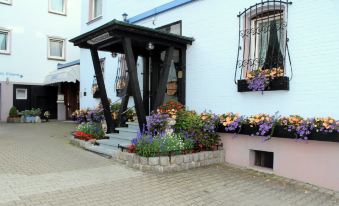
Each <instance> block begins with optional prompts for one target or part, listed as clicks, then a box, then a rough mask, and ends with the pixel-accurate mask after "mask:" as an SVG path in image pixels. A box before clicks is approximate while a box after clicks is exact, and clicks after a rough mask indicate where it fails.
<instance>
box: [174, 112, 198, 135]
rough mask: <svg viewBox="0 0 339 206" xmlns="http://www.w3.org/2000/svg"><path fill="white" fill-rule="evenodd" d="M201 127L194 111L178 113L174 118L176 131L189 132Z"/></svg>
mask: <svg viewBox="0 0 339 206" xmlns="http://www.w3.org/2000/svg"><path fill="white" fill-rule="evenodd" d="M202 126H203V121H202V120H201V118H200V116H199V115H198V114H197V113H196V112H195V111H186V110H182V111H178V112H177V116H176V124H175V126H174V128H175V130H176V131H189V130H191V129H198V128H201V127H202Z"/></svg>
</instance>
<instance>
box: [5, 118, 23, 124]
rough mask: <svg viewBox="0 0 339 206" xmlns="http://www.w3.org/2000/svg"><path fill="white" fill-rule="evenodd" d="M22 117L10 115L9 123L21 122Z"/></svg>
mask: <svg viewBox="0 0 339 206" xmlns="http://www.w3.org/2000/svg"><path fill="white" fill-rule="evenodd" d="M20 122H21V117H8V118H7V123H20Z"/></svg>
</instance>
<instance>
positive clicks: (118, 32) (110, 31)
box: [70, 20, 194, 55]
mask: <svg viewBox="0 0 339 206" xmlns="http://www.w3.org/2000/svg"><path fill="white" fill-rule="evenodd" d="M126 37H128V38H130V39H131V40H132V42H133V50H134V51H135V53H137V54H140V55H142V54H143V53H146V52H148V51H147V49H146V47H147V45H148V43H149V42H151V43H152V44H153V45H154V46H155V49H156V50H165V49H166V48H168V47H169V46H173V47H175V48H186V46H187V44H190V45H191V44H192V42H193V41H194V39H193V38H190V37H185V36H180V35H176V34H171V33H167V32H163V31H159V30H156V29H152V28H148V27H144V26H139V25H134V24H130V23H127V22H122V21H118V20H112V21H110V22H108V23H106V24H104V25H102V26H100V27H98V28H96V29H93V30H92V31H89V32H86V33H84V34H82V35H80V36H78V37H75V38H73V39H71V40H70V42H72V43H74V46H79V47H80V48H87V49H90V48H95V49H97V50H99V51H108V52H117V53H123V52H124V50H123V46H122V38H126Z"/></svg>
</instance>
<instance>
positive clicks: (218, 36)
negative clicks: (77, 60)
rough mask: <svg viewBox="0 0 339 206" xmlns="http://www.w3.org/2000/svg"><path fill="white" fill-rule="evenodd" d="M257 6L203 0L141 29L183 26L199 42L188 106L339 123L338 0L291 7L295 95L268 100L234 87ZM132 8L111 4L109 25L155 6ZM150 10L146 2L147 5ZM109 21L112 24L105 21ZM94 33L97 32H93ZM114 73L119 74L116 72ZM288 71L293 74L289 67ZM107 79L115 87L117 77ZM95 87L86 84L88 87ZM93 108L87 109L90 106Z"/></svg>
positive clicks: (192, 55) (277, 94)
mask: <svg viewBox="0 0 339 206" xmlns="http://www.w3.org/2000/svg"><path fill="white" fill-rule="evenodd" d="M109 2H111V1H109ZM112 2H114V1H112ZM152 2H154V1H152ZM257 2H260V1H257V0H243V1H227V3H226V2H225V1H222V0H199V1H196V2H194V3H190V4H187V5H185V6H182V7H179V8H177V9H174V10H171V11H168V12H165V13H162V14H159V15H157V16H156V17H151V18H149V19H146V20H144V21H141V22H138V24H140V25H143V26H148V27H152V28H154V27H159V26H162V25H165V24H168V23H172V22H175V21H178V20H182V23H183V35H184V36H189V37H194V38H195V42H194V43H193V45H192V46H189V47H188V50H187V77H186V78H187V87H186V95H187V96H186V103H187V106H189V108H191V109H196V110H198V111H203V110H212V111H214V112H216V113H224V112H227V111H233V112H240V113H242V114H252V113H259V112H265V113H271V114H273V113H275V112H276V111H279V112H280V114H282V115H288V114H300V115H303V116H305V117H311V116H327V115H330V116H333V117H335V118H339V110H338V105H339V103H338V102H339V81H338V78H339V70H338V69H336V68H337V61H336V58H337V56H338V54H339V39H338V38H337V36H338V34H339V21H338V19H339V13H338V12H337V11H338V9H339V2H338V1H335V0H326V1H319V0H316V1H312V2H309V1H305V0H295V1H293V5H291V6H290V7H289V22H288V23H289V25H288V33H289V39H290V41H289V47H290V52H291V58H292V63H293V73H294V76H293V79H292V81H291V82H290V90H289V91H270V92H264V94H261V92H247V93H239V92H237V87H236V85H235V84H234V82H233V78H234V76H233V75H234V67H235V63H236V55H237V46H238V42H237V40H238V18H237V17H236V15H237V14H238V13H239V11H242V10H243V9H244V8H247V7H249V6H251V5H253V4H254V3H257ZM132 3H133V8H134V3H136V4H138V5H139V4H141V3H140V2H139V1H137V0H135V1H126V2H124V3H122V2H121V3H120V4H119V6H113V4H114V3H111V5H110V6H109V5H106V6H109V8H105V12H104V15H107V11H112V12H110V14H112V13H114V12H117V13H116V16H114V15H113V14H112V16H111V18H109V20H111V19H113V18H118V19H121V13H123V12H125V11H126V12H128V13H129V16H130V17H131V16H134V15H137V14H139V13H138V12H140V11H145V10H148V9H151V8H152V6H154V5H151V3H150V4H149V5H148V6H149V7H148V9H140V11H139V10H137V9H136V8H134V9H136V10H135V11H133V10H131V9H130V10H127V8H130V7H131V6H130V5H131V4H132ZM106 4H107V1H106ZM122 4H125V5H122ZM147 4H148V3H145V2H143V4H141V5H143V6H144V5H147ZM120 8H121V10H119V9H120ZM131 8H132V7H131ZM110 9H112V10H110ZM138 9H139V8H138ZM113 11H114V12H113ZM83 19H84V14H83ZM105 19H107V18H106V17H105V18H104V19H103V20H105ZM107 20H108V19H107ZM83 22H84V21H83ZM103 22H107V21H103ZM98 23H99V22H98ZM98 25H99V24H98ZM98 25H97V26H98ZM94 27H96V26H94V25H93V27H91V28H94ZM91 28H90V27H86V29H91ZM83 54H84V52H82V55H81V61H85V62H87V61H90V59H89V58H88V56H85V55H83ZM108 61H109V60H108ZM81 64H82V73H83V72H89V71H90V72H92V70H93V69H91V70H88V69H89V68H84V67H83V66H84V64H83V63H81ZM83 68H84V69H83ZM112 69H113V70H114V72H115V71H116V67H115V68H112ZM286 70H287V71H288V72H287V73H288V74H289V70H290V69H289V66H288V65H287V69H286ZM106 71H107V70H106ZM114 72H113V73H114ZM106 79H110V80H109V81H114V76H112V77H106ZM91 83H92V82H87V83H86V81H82V82H81V84H82V85H84V84H88V85H89V84H91ZM89 88H90V87H89ZM112 94H113V92H112ZM82 100H84V99H82ZM86 101H87V100H86ZM88 102H89V101H88ZM88 102H86V103H82V104H81V105H82V106H83V105H86V106H88V105H89V104H90V103H88Z"/></svg>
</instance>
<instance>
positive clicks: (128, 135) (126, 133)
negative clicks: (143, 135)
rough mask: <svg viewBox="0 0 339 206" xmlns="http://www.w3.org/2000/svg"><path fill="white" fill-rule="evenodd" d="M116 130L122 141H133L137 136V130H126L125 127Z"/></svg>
mask: <svg viewBox="0 0 339 206" xmlns="http://www.w3.org/2000/svg"><path fill="white" fill-rule="evenodd" d="M116 130H118V131H119V136H120V138H123V139H130V140H131V139H133V138H135V137H136V136H137V133H138V130H134V129H130V128H126V127H119V128H116Z"/></svg>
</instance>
